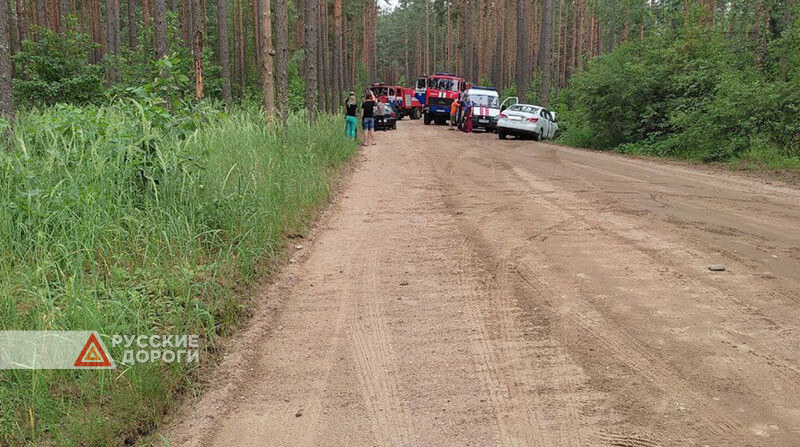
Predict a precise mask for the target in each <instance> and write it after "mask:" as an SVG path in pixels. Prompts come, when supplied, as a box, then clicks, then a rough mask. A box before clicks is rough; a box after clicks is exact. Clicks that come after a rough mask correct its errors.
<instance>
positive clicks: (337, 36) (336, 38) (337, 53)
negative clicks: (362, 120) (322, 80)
mask: <svg viewBox="0 0 800 447" xmlns="http://www.w3.org/2000/svg"><path fill="white" fill-rule="evenodd" d="M343 54H344V50H343V49H342V0H333V70H334V75H335V81H334V89H335V92H336V94H335V95H334V101H335V103H336V107H339V106H340V105H341V103H342V94H343V93H344V89H345V87H344V67H343V65H342V55H343Z"/></svg>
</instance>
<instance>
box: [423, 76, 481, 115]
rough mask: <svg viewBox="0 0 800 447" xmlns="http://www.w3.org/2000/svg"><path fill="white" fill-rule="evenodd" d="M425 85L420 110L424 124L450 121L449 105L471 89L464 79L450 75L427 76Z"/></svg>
mask: <svg viewBox="0 0 800 447" xmlns="http://www.w3.org/2000/svg"><path fill="white" fill-rule="evenodd" d="M426 85H427V87H426V89H425V106H424V107H423V108H422V114H423V118H424V121H425V124H430V123H431V122H436V124H440V125H441V124H446V123H447V120H448V119H450V104H451V103H452V102H453V101H455V100H457V99H458V97H459V95H460V94H461V92H463V91H464V90H467V89H468V88H469V87H471V86H470V84H468V83H467V81H465V80H464V78H462V77H460V76H456V75H454V74H450V73H437V74H435V75H431V76H428V80H427V84H426Z"/></svg>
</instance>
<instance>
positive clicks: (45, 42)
mask: <svg viewBox="0 0 800 447" xmlns="http://www.w3.org/2000/svg"><path fill="white" fill-rule="evenodd" d="M69 23H70V26H69V27H68V28H67V30H66V32H65V33H64V34H57V33H55V32H53V31H50V30H49V29H46V28H36V29H37V31H38V32H39V33H40V39H39V40H38V41H32V40H25V41H24V42H22V50H21V51H20V52H19V53H17V54H16V55H14V61H15V62H17V63H18V64H19V66H20V67H24V71H23V76H22V77H19V78H15V79H14V80H13V84H14V90H15V96H16V98H17V99H18V100H22V101H26V102H29V103H32V104H36V105H52V104H55V103H56V102H71V103H77V104H84V103H89V102H95V101H98V100H101V99H104V96H103V67H102V66H100V65H92V64H88V63H87V61H88V58H89V53H90V52H91V51H92V49H93V48H94V47H95V45H94V44H92V43H91V42H90V41H89V37H88V36H87V35H85V34H81V33H79V32H78V31H77V29H76V25H75V21H74V20H71V21H70V22H69Z"/></svg>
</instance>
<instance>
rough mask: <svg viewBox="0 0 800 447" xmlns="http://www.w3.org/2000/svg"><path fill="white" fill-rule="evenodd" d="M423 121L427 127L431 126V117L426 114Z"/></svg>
mask: <svg viewBox="0 0 800 447" xmlns="http://www.w3.org/2000/svg"><path fill="white" fill-rule="evenodd" d="M422 121H424V122H425V125H426V126H427V125H429V124H430V123H431V116H430V115H428V114H427V113H426V114H425V116H424V118H423V120H422Z"/></svg>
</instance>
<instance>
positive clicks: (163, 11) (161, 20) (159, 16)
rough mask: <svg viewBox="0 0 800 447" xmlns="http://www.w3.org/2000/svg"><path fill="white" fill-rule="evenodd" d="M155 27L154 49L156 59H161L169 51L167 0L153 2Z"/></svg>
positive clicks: (154, 0)
mask: <svg viewBox="0 0 800 447" xmlns="http://www.w3.org/2000/svg"><path fill="white" fill-rule="evenodd" d="M220 1H224V0H220ZM153 25H154V31H155V33H154V35H153V49H154V50H155V53H156V59H161V58H162V57H164V55H166V54H167V52H168V51H169V49H168V48H167V0H153ZM226 26H227V24H226ZM226 32H227V28H226Z"/></svg>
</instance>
